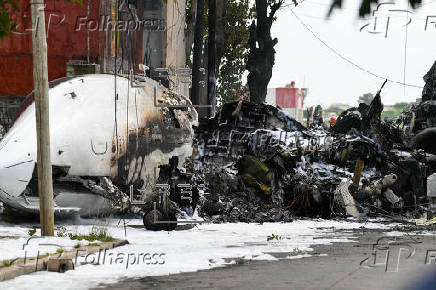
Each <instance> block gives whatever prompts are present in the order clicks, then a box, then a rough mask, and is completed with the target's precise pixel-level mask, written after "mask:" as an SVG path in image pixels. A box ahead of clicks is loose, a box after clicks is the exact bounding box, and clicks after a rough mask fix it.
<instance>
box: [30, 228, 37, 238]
mask: <svg viewBox="0 0 436 290" xmlns="http://www.w3.org/2000/svg"><path fill="white" fill-rule="evenodd" d="M35 233H36V228H33V229H30V230H29V236H31V237H32V236H33V235H34V234H35Z"/></svg>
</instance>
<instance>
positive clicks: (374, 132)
mask: <svg viewBox="0 0 436 290" xmlns="http://www.w3.org/2000/svg"><path fill="white" fill-rule="evenodd" d="M424 79H425V81H426V86H425V88H424V90H423V99H422V102H421V103H419V104H416V105H413V106H411V107H410V108H408V109H407V110H406V111H404V112H403V114H402V115H401V116H400V117H399V118H398V119H397V120H395V121H388V120H381V112H382V111H383V105H382V102H381V90H380V91H379V92H378V93H377V95H376V97H375V98H374V100H373V101H372V103H371V104H370V105H365V104H360V105H359V107H356V108H351V109H349V110H346V111H344V112H343V113H342V114H341V115H340V116H339V117H338V119H337V121H336V124H335V125H334V126H332V127H330V128H327V127H326V126H325V125H324V124H323V120H322V112H320V108H318V109H317V110H315V113H314V118H313V122H312V123H311V124H310V125H309V126H308V127H305V126H303V125H302V124H300V123H299V122H297V121H296V120H294V119H293V118H292V117H290V116H289V115H287V114H286V113H285V112H284V111H282V110H281V109H280V108H277V107H274V106H270V105H266V104H253V103H250V102H245V101H242V100H241V101H238V102H232V103H226V104H224V105H223V106H222V108H221V111H220V112H219V113H218V114H217V115H216V116H215V117H214V118H212V119H207V120H201V121H200V123H198V121H197V113H196V111H195V110H194V108H193V107H192V105H191V103H190V102H189V100H188V99H186V98H185V97H183V96H178V95H176V94H173V93H171V92H170V91H169V90H167V89H165V88H164V87H162V86H161V85H160V84H159V83H157V82H155V81H153V80H149V79H146V80H145V82H142V83H137V82H134V83H132V81H131V80H129V79H128V78H124V77H119V78H118V80H117V85H116V87H117V89H116V91H117V95H116V96H114V90H115V87H114V78H113V76H109V75H93V76H86V77H78V78H72V79H68V80H64V81H62V82H59V83H57V84H53V86H52V88H51V89H50V106H51V110H52V111H51V123H52V124H53V125H52V128H51V132H52V151H53V153H52V162H53V168H54V170H53V175H54V189H55V204H56V211H57V212H58V213H64V212H68V211H69V210H73V211H74V210H75V211H79V213H80V214H81V215H84V216H86V215H95V214H98V213H100V212H104V211H113V210H114V209H115V210H118V211H124V212H125V211H131V212H133V213H140V214H142V215H143V216H144V224H145V225H146V227H147V228H150V229H172V228H174V226H175V224H171V225H168V224H165V223H161V224H160V225H157V224H155V223H154V221H156V218H157V219H159V220H163V221H167V220H171V221H175V219H176V216H192V214H193V213H194V212H195V211H196V212H198V214H199V216H201V217H203V218H204V219H205V220H206V221H211V222H236V221H241V222H277V221H292V219H293V218H294V217H295V216H308V217H322V218H331V217H335V216H342V217H345V216H354V217H364V216H384V217H395V219H396V220H404V219H407V218H419V217H422V215H423V214H425V213H427V214H428V213H430V215H433V214H434V212H435V209H436V208H435V198H436V174H435V173H436V155H433V154H436V149H435V147H434V140H436V130H435V129H434V125H435V123H436V121H435V117H434V116H435V114H434V111H436V63H435V65H433V67H432V69H431V70H430V71H429V72H428V74H427V75H426V76H425V77H424ZM132 84H133V85H132ZM138 85H141V87H138ZM34 128H35V121H34V107H33V104H31V105H30V106H29V107H28V108H27V109H26V110H25V111H24V112H23V114H22V115H21V116H20V117H19V118H18V119H17V121H16V123H15V125H14V126H13V127H12V129H11V130H10V132H9V133H8V134H7V136H6V137H5V138H4V139H3V140H2V142H1V143H0V162H1V170H0V198H1V200H2V201H3V202H4V203H5V204H6V205H9V206H11V207H14V208H17V209H21V210H24V211H33V212H36V211H37V210H38V209H39V207H38V198H37V192H36V188H37V186H36V178H37V177H36V176H35V160H36V155H35V152H36V144H35V141H34V140H36V138H35V129H34ZM193 128H195V133H194V129H193ZM132 197H133V199H132ZM137 201H145V203H141V202H137ZM156 202H157V204H158V208H156ZM151 204H153V206H151ZM90 205H91V206H90Z"/></svg>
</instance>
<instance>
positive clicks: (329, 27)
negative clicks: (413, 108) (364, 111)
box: [269, 0, 436, 106]
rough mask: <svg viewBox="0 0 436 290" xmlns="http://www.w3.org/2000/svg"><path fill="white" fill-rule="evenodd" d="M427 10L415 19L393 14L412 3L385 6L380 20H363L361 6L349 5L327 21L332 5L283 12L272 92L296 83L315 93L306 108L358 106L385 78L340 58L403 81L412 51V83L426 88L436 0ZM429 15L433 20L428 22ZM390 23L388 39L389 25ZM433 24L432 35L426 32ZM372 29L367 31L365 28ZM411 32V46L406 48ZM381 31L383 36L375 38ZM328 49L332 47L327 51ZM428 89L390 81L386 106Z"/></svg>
mask: <svg viewBox="0 0 436 290" xmlns="http://www.w3.org/2000/svg"><path fill="white" fill-rule="evenodd" d="M423 2H424V3H423V5H422V7H421V8H419V9H417V10H415V11H413V10H412V9H410V11H413V13H410V14H409V17H410V18H411V22H410V24H409V25H407V26H405V24H406V23H407V22H408V21H410V18H409V20H407V14H408V13H406V12H395V11H389V10H401V9H403V10H407V2H406V1H403V0H401V1H400V0H397V1H396V4H395V5H383V6H382V7H381V8H380V11H379V13H378V15H379V16H378V18H377V19H378V20H377V25H376V27H375V29H374V18H372V17H370V16H368V17H367V19H363V20H362V19H358V11H357V9H358V5H359V3H360V1H355V0H353V1H352V0H348V1H346V0H344V5H343V9H337V10H335V11H334V13H333V15H332V16H331V17H330V19H327V20H326V17H325V16H326V14H327V10H328V8H329V5H330V3H331V0H304V1H303V2H302V3H300V4H299V5H298V6H297V7H287V8H284V9H283V10H281V11H280V12H279V13H278V16H277V21H276V22H275V23H274V24H273V27H272V35H273V37H277V38H278V40H279V42H278V44H277V46H276V52H277V53H276V63H275V66H274V70H273V77H272V79H271V81H270V84H269V87H283V86H284V85H285V84H287V83H289V82H290V81H291V80H294V81H295V82H296V86H297V87H303V86H305V87H307V88H309V93H308V96H307V98H306V102H305V105H314V104H321V105H323V106H328V105H329V104H332V103H345V104H350V105H356V104H357V98H358V97H359V96H360V95H362V94H364V93H367V92H371V93H373V94H375V93H376V92H377V90H378V89H379V87H380V86H381V84H382V83H383V79H381V78H377V77H374V76H373V75H371V74H369V73H368V72H364V71H362V70H361V69H359V68H357V67H355V66H353V65H351V64H350V63H349V62H347V61H345V60H344V59H342V58H341V57H340V56H338V55H337V54H335V53H334V52H332V51H331V50H330V49H329V48H328V47H327V46H330V47H331V48H332V49H334V50H336V51H337V53H338V54H340V55H342V56H343V57H345V58H346V59H348V60H350V61H351V62H353V63H355V64H356V65H358V66H360V67H361V68H362V69H365V70H368V71H370V72H371V73H374V74H376V75H379V76H383V77H387V78H389V79H391V80H394V81H398V82H403V78H404V63H405V47H406V52H407V53H406V83H408V84H412V85H418V86H423V85H424V81H423V79H422V77H423V75H424V74H425V73H426V72H427V71H428V70H429V69H430V67H431V65H432V64H433V62H434V61H435V60H436V27H435V23H431V22H436V0H423ZM290 9H292V11H294V12H295V14H296V15H297V16H298V17H299V18H300V19H301V20H302V21H303V22H304V23H305V24H306V25H307V26H308V27H309V29H310V30H312V31H313V32H314V33H315V34H316V35H317V36H318V37H319V38H320V39H321V40H322V41H324V43H325V44H323V43H322V42H321V41H319V40H318V39H317V38H316V37H315V36H313V35H312V34H311V32H309V31H308V29H306V28H305V27H304V26H303V24H301V23H300V22H299V21H298V20H297V18H296V17H295V16H294V15H293V14H292V11H291V10H290ZM427 16H434V17H429V20H428V21H427V20H426V19H427ZM388 18H389V26H388V31H387V37H385V32H386V23H387V19H388ZM426 22H428V25H427V30H425V25H426ZM366 24H368V25H367V26H365V27H364V28H363V29H361V28H362V26H364V25H366ZM406 28H407V46H405V39H406ZM374 32H379V33H374ZM326 45H327V46H326ZM421 92H422V89H421V88H414V87H406V89H405V90H404V86H403V85H400V84H395V83H392V82H388V83H387V84H386V86H385V88H384V89H383V91H382V101H383V103H384V104H394V103H396V102H402V101H414V100H415V99H416V98H419V97H420V96H421Z"/></svg>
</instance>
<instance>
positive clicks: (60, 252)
mask: <svg viewBox="0 0 436 290" xmlns="http://www.w3.org/2000/svg"><path fill="white" fill-rule="evenodd" d="M63 252H65V250H64V249H62V248H58V249H57V250H56V254H62V253H63Z"/></svg>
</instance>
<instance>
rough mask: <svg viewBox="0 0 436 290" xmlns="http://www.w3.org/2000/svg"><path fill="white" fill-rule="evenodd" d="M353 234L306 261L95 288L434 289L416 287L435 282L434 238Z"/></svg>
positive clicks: (257, 263) (249, 264)
mask: <svg viewBox="0 0 436 290" xmlns="http://www.w3.org/2000/svg"><path fill="white" fill-rule="evenodd" d="M355 235H356V237H358V242H357V241H356V243H335V244H333V245H329V246H325V245H324V246H316V247H314V252H312V253H311V254H313V256H312V257H308V258H303V259H293V260H280V261H277V262H268V261H239V263H238V264H237V265H233V266H230V267H225V268H217V269H213V270H207V271H200V272H194V273H183V274H178V275H171V276H161V277H144V278H141V279H136V280H125V281H122V282H120V283H117V284H112V285H101V286H100V287H99V288H98V289H250V290H252V289H344V290H345V289H346V290H350V289H365V290H368V289H370V290H375V289H436V282H435V284H432V286H431V287H430V288H420V286H421V283H423V282H424V281H426V280H427V279H428V278H430V277H434V278H435V279H436V236H430V235H424V236H422V235H416V234H409V235H406V236H403V237H401V238H394V237H388V238H382V239H379V238H380V237H383V236H384V235H383V233H381V232H380V231H378V230H372V231H368V230H363V231H361V230H359V231H356V232H355ZM375 244H376V245H375ZM320 254H321V255H320ZM325 254H327V255H325ZM276 256H277V257H280V256H281V255H278V254H276Z"/></svg>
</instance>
